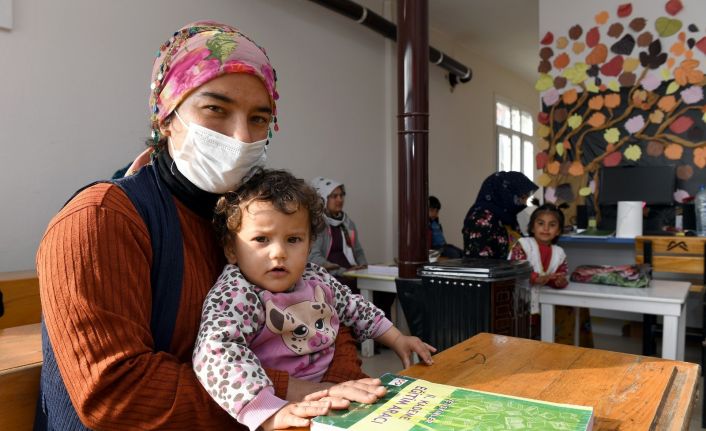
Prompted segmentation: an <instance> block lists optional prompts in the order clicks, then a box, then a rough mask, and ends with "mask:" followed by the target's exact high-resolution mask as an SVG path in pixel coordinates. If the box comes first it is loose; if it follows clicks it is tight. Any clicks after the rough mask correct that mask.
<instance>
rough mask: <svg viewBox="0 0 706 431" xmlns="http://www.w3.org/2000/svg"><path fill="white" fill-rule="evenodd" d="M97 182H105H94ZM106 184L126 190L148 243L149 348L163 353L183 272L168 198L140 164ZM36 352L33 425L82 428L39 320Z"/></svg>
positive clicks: (169, 338)
mask: <svg viewBox="0 0 706 431" xmlns="http://www.w3.org/2000/svg"><path fill="white" fill-rule="evenodd" d="M99 182H107V181H98V182H97V183H99ZM97 183H93V184H89V185H88V186H86V187H84V188H82V189H81V190H79V191H77V192H76V193H75V194H74V196H76V194H78V193H79V192H81V191H82V190H83V189H85V188H88V187H90V186H92V185H94V184H97ZM112 183H113V184H115V185H117V186H119V187H120V188H121V189H123V191H124V192H125V193H126V194H127V196H128V197H129V198H130V200H131V201H132V203H133V205H134V206H135V208H136V209H137V212H138V213H139V214H140V216H141V217H142V219H143V220H144V222H145V225H146V226H147V229H148V231H149V233H150V238H151V242H152V267H151V268H150V282H151V286H152V316H151V320H150V328H151V330H152V338H153V340H154V351H155V352H159V351H163V352H167V351H169V346H170V344H171V341H172V334H173V333H174V324H175V323H176V316H177V312H178V310H179V299H180V297H181V287H182V276H183V273H184V251H183V247H184V246H183V241H182V236H181V227H180V225H179V216H178V214H177V209H176V205H175V204H174V198H173V197H172V195H171V193H169V190H168V189H167V187H166V185H165V184H164V183H163V182H162V181H161V179H160V178H159V174H158V173H157V171H156V169H154V167H153V166H152V165H147V166H145V167H144V168H142V169H141V170H140V171H139V172H138V173H137V174H135V175H132V176H129V177H126V178H121V179H119V180H115V181H112ZM72 199H73V196H72ZM42 354H43V356H44V362H43V365H42V375H41V386H40V391H39V400H38V402H37V414H36V417H35V423H34V429H35V430H62V431H63V430H86V429H88V428H86V427H85V426H84V425H83V424H82V423H81V421H80V420H79V418H78V415H77V413H76V410H75V409H74V406H73V405H72V404H71V400H70V399H69V394H68V392H67V391H66V386H65V385H64V382H63V380H62V378H61V374H60V373H59V369H58V367H57V363H56V358H55V357H54V351H53V349H52V346H51V342H50V341H49V337H48V336H47V330H46V327H45V326H44V322H42Z"/></svg>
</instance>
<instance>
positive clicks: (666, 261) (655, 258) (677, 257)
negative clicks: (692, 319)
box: [635, 236, 706, 292]
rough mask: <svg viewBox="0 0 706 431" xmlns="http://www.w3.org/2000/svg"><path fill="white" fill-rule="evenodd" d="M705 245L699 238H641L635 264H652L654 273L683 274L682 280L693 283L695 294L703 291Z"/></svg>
mask: <svg viewBox="0 0 706 431" xmlns="http://www.w3.org/2000/svg"><path fill="white" fill-rule="evenodd" d="M704 243H706V238H704V237H695V236H638V237H637V238H635V261H636V263H648V264H650V265H651V266H652V272H658V273H668V274H675V275H680V279H682V280H687V281H691V291H692V292H703V290H704V285H705V284H706V283H705V282H704V281H705V278H704V277H705V274H706V271H705V269H706V268H705V267H704V265H706V260H704ZM662 275H663V274H662ZM660 277H661V276H660Z"/></svg>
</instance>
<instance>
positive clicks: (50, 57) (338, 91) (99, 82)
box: [0, 0, 536, 271]
mask: <svg viewBox="0 0 706 431" xmlns="http://www.w3.org/2000/svg"><path fill="white" fill-rule="evenodd" d="M359 2H360V3H361V4H365V5H367V6H368V7H371V8H372V10H374V11H376V12H378V13H380V14H385V15H386V16H390V12H389V10H391V4H390V1H389V0H365V1H359ZM14 6H15V7H14V29H13V30H12V31H9V32H8V31H3V30H0V52H1V53H2V60H0V61H1V62H2V63H1V64H2V66H3V67H2V73H0V77H2V79H0V131H2V133H3V134H2V138H1V141H0V160H2V162H3V169H1V170H0V196H1V197H2V202H3V205H2V208H3V210H2V211H0V226H2V227H1V228H0V271H15V270H21V269H28V268H32V267H33V266H34V255H35V252H36V248H37V245H38V243H39V241H40V239H41V236H42V234H43V232H44V229H45V228H46V226H47V223H48V222H49V220H50V219H51V217H52V216H53V215H54V214H55V213H56V211H57V210H58V209H59V208H60V206H61V205H62V204H63V203H64V201H65V200H66V199H67V198H68V197H69V196H70V195H71V193H72V192H73V191H74V190H75V189H77V188H79V187H80V186H82V185H84V184H86V183H88V182H91V181H93V180H96V179H99V178H104V177H107V176H110V175H111V174H112V173H113V171H115V170H116V169H118V168H120V167H122V166H123V165H125V164H126V163H127V162H128V161H130V160H132V158H133V157H134V156H135V155H136V154H137V153H139V152H140V151H141V150H142V148H143V140H144V137H145V136H147V134H148V131H149V130H148V112H147V97H148V83H149V73H150V69H151V65H152V61H153V59H154V56H155V54H156V52H157V48H158V47H159V45H160V44H161V43H162V42H163V41H164V40H165V39H166V37H167V36H168V35H170V34H171V32H173V31H174V30H176V29H177V28H179V27H180V26H182V25H183V24H185V23H187V22H190V21H193V20H196V19H217V20H219V21H223V22H226V23H229V24H234V25H237V26H239V27H240V28H241V29H242V30H243V31H244V32H245V33H247V34H249V35H251V36H252V37H253V38H254V39H255V40H256V41H257V42H258V43H259V44H261V45H262V46H265V47H266V48H267V51H268V53H269V55H270V58H271V59H272V62H273V64H274V66H275V68H276V69H277V72H278V76H279V78H280V80H279V82H278V85H279V92H280V94H281V99H280V101H279V102H278V110H279V117H280V127H281V131H280V133H278V134H277V135H276V136H275V139H274V140H273V144H272V150H271V152H270V166H273V167H284V168H287V169H290V170H291V171H292V172H293V173H294V174H296V175H298V176H302V177H305V178H311V177H314V176H317V175H323V176H330V177H333V178H336V179H338V180H341V181H342V182H344V183H345V184H346V187H347V190H348V192H349V193H348V196H347V202H346V210H347V211H348V212H349V213H350V214H351V215H352V217H353V218H354V219H355V221H356V223H357V224H358V226H359V228H360V231H361V239H362V241H363V244H364V246H365V249H366V253H367V254H368V257H369V260H371V261H382V260H391V259H392V257H393V256H395V255H396V254H397V248H396V247H397V246H396V244H397V230H396V225H397V213H396V199H397V193H396V188H397V184H396V172H397V169H396V163H397V157H396V156H397V154H396V153H397V139H396V137H397V136H396V132H395V130H394V127H396V114H397V112H396V110H397V103H396V99H395V97H396V88H397V85H396V81H395V76H396V72H395V70H394V68H395V67H396V60H395V58H394V56H395V55H396V49H395V46H394V44H392V43H390V42H386V41H385V40H384V39H383V38H382V37H381V36H379V35H378V34H377V33H374V32H372V31H370V30H368V29H366V28H364V27H361V26H359V25H357V24H355V23H354V22H353V21H351V20H349V19H347V18H344V17H341V16H339V15H337V14H336V13H334V12H331V11H329V10H327V9H324V8H322V7H320V6H318V5H315V4H313V3H311V2H309V1H306V0H203V1H200V2H194V1H187V0H149V1H139V0H124V1H120V2H104V1H101V2H96V1H93V0H64V1H60V2H59V1H55V0H22V1H15V2H14ZM393 16H394V15H393ZM432 36H433V39H432V41H433V42H434V43H435V46H436V47H437V48H439V49H441V50H445V51H447V52H448V54H450V55H452V56H453V57H455V58H456V59H458V60H460V61H461V62H464V63H466V64H468V65H469V66H471V67H472V68H473V72H474V78H473V81H471V83H469V84H461V85H459V86H458V87H457V88H456V90H455V92H454V93H449V91H448V86H447V84H446V83H445V80H444V72H443V71H442V70H441V69H439V68H438V67H436V66H430V108H431V109H430V110H431V127H432V129H431V130H432V131H431V135H430V168H429V177H430V187H429V190H430V192H431V193H434V194H436V195H437V196H438V197H439V198H440V199H441V201H442V204H443V206H444V208H443V210H442V222H443V224H444V226H445V229H446V233H447V237H448V239H449V240H450V241H452V242H455V243H456V244H458V245H460V244H461V236H460V229H461V223H462V220H463V216H464V214H465V211H466V210H467V209H468V206H469V205H470V204H471V203H472V202H473V200H474V199H475V194H476V191H477V189H478V186H479V185H480V182H481V181H482V179H483V178H484V177H485V176H487V175H488V174H490V173H491V172H493V171H494V170H495V165H496V150H495V144H494V142H495V139H494V136H493V133H494V128H493V110H494V98H493V94H494V92H497V93H498V94H500V95H502V96H505V97H508V98H511V99H513V100H517V101H519V102H522V103H525V104H526V105H529V106H534V104H536V95H534V94H533V90H532V85H531V83H526V82H522V81H521V80H520V79H519V78H517V77H515V76H513V75H511V74H509V73H508V72H505V71H503V70H500V69H499V68H497V67H494V66H493V65H492V64H490V63H488V62H486V61H483V60H481V59H480V58H478V57H476V56H474V55H472V54H471V53H469V52H467V51H464V50H463V48H462V47H457V46H454V45H453V43H452V41H446V40H443V35H441V34H436V35H434V34H433V35H432ZM434 38H436V39H438V40H435V39H434Z"/></svg>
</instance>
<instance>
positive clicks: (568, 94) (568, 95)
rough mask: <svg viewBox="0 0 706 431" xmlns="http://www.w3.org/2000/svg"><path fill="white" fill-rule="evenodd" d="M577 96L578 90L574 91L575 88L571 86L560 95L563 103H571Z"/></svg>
mask: <svg viewBox="0 0 706 431" xmlns="http://www.w3.org/2000/svg"><path fill="white" fill-rule="evenodd" d="M577 98H578V92H577V91H576V89H575V88H572V89H570V90H566V91H565V92H564V94H562V95H561V100H562V101H563V102H564V104H565V105H573V104H574V102H576V99H577Z"/></svg>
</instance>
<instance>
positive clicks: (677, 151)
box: [664, 144, 684, 160]
mask: <svg viewBox="0 0 706 431" xmlns="http://www.w3.org/2000/svg"><path fill="white" fill-rule="evenodd" d="M683 154H684V147H682V146H681V145H679V144H669V145H667V148H665V149H664V157H666V158H668V159H669V160H679V159H681V156H682V155H683Z"/></svg>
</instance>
